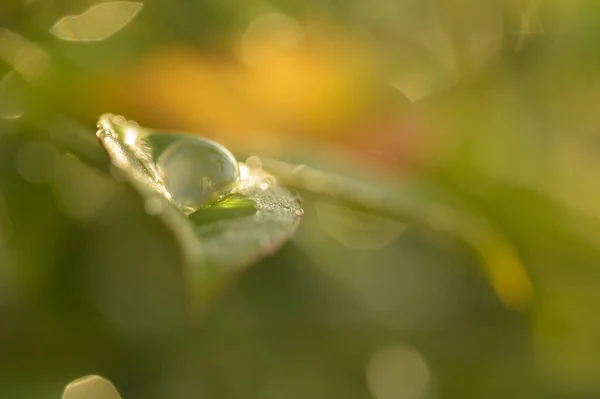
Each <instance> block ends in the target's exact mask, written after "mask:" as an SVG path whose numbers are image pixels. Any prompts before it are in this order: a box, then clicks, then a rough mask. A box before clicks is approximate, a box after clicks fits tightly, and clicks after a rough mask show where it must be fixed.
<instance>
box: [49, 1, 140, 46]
mask: <svg viewBox="0 0 600 399" xmlns="http://www.w3.org/2000/svg"><path fill="white" fill-rule="evenodd" d="M143 5H144V4H143V3H140V2H133V1H111V2H107V3H100V4H97V5H95V6H93V7H90V8H88V9H87V10H86V11H84V12H83V13H81V14H79V15H67V16H65V17H63V18H61V19H60V20H59V21H58V22H56V23H55V24H54V26H52V28H50V33H52V34H53V35H54V36H56V37H57V38H59V39H62V40H67V41H74V42H97V41H101V40H104V39H107V38H108V37H110V36H112V35H114V34H115V33H117V32H118V31H120V30H121V29H123V28H124V27H125V26H126V25H127V24H128V23H130V22H131V21H132V20H133V18H135V16H136V15H137V14H138V13H139V12H140V10H141V9H142V7H143Z"/></svg>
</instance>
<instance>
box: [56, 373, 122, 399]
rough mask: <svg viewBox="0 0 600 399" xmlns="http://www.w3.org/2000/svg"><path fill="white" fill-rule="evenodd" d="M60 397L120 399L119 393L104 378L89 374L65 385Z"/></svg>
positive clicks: (64, 398)
mask: <svg viewBox="0 0 600 399" xmlns="http://www.w3.org/2000/svg"><path fill="white" fill-rule="evenodd" d="M62 399H121V395H119V392H118V391H117V389H116V388H115V386H114V385H113V384H112V383H111V382H110V381H108V380H107V379H106V378H103V377H100V376H98V375H90V376H87V377H82V378H79V379H77V380H75V381H73V382H71V383H70V384H69V385H67V387H66V388H65V390H64V392H63V394H62Z"/></svg>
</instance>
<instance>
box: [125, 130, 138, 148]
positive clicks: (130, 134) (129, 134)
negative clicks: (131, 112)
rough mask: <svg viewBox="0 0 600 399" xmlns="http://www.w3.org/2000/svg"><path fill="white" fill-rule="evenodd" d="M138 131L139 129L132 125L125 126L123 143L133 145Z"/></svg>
mask: <svg viewBox="0 0 600 399" xmlns="http://www.w3.org/2000/svg"><path fill="white" fill-rule="evenodd" d="M138 132H139V130H138V129H136V128H134V127H129V126H128V127H126V128H125V143H126V144H127V145H134V144H135V142H136V140H137V137H138Z"/></svg>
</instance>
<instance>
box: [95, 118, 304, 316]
mask: <svg viewBox="0 0 600 399" xmlns="http://www.w3.org/2000/svg"><path fill="white" fill-rule="evenodd" d="M98 127H99V130H98V138H99V140H100V142H101V144H102V146H103V147H104V149H105V150H106V151H107V153H108V155H109V157H110V158H111V160H112V162H113V164H114V165H115V166H117V168H118V169H119V170H121V171H123V172H125V175H126V176H127V178H128V180H129V181H130V182H131V183H132V185H133V186H135V187H136V188H137V189H138V191H139V192H140V193H141V194H142V196H143V197H144V198H145V199H146V202H145V205H146V211H147V212H148V213H150V214H153V215H157V216H159V217H161V218H162V219H163V221H164V222H165V224H167V225H168V226H169V227H170V228H171V230H172V231H173V233H174V235H175V236H176V237H177V238H178V239H179V242H180V244H181V248H182V251H183V253H184V256H185V266H184V271H183V274H184V280H185V284H186V285H187V287H188V294H189V297H190V300H191V306H192V308H194V309H196V308H198V307H202V306H203V305H204V304H206V302H207V301H208V300H209V299H210V298H212V297H214V295H216V294H218V293H219V292H220V291H221V290H222V289H223V288H224V287H225V286H226V285H227V283H229V282H230V281H231V280H232V278H233V277H235V276H236V275H237V274H238V273H239V272H240V271H241V270H243V269H244V268H245V267H248V266H250V265H252V264H253V263H255V262H257V261H258V260H260V259H261V258H263V257H264V256H267V255H270V254H272V253H274V252H275V251H276V250H277V249H278V248H279V247H280V246H281V245H283V244H284V243H285V242H286V241H287V239H288V238H290V237H291V235H292V234H293V233H294V232H295V230H296V228H297V225H298V222H299V219H300V216H301V215H302V213H303V211H302V208H301V207H300V203H299V199H298V198H297V197H296V196H295V195H293V194H291V193H290V192H289V191H287V190H286V189H284V188H282V187H279V186H277V184H276V183H275V181H274V179H273V178H272V176H270V175H268V174H267V173H265V172H264V171H262V170H256V169H250V168H248V167H246V166H245V165H244V164H239V166H238V163H237V161H235V158H234V157H233V155H231V154H230V153H229V151H227V150H226V149H225V148H224V147H222V146H220V145H219V144H217V143H214V142H211V141H209V140H204V139H202V138H197V137H192V136H187V135H185V134H179V133H165V132H157V131H151V130H148V129H143V128H140V127H139V126H137V125H136V124H134V123H132V122H128V121H126V120H125V119H124V118H122V117H115V116H113V115H105V116H103V117H102V118H101V120H100V122H99V125H98ZM240 169H242V170H243V173H240Z"/></svg>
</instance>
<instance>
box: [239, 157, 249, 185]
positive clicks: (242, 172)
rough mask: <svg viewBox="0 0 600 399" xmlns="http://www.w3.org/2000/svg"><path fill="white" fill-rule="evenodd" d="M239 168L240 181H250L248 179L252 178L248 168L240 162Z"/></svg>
mask: <svg viewBox="0 0 600 399" xmlns="http://www.w3.org/2000/svg"><path fill="white" fill-rule="evenodd" d="M239 168H240V180H242V181H246V180H248V178H249V177H250V171H249V170H248V167H247V166H246V165H245V164H243V163H241V162H240V163H239Z"/></svg>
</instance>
